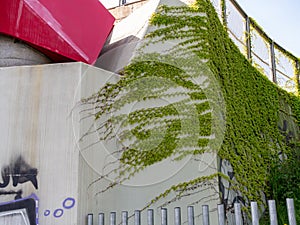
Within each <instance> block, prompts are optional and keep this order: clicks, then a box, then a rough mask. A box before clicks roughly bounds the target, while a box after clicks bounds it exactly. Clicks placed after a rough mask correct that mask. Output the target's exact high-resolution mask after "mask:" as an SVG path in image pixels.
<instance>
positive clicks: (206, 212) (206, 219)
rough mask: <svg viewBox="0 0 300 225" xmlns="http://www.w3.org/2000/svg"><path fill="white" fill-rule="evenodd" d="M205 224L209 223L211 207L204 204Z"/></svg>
mask: <svg viewBox="0 0 300 225" xmlns="http://www.w3.org/2000/svg"><path fill="white" fill-rule="evenodd" d="M202 216H203V218H202V219H203V225H209V208H208V205H203V206H202Z"/></svg>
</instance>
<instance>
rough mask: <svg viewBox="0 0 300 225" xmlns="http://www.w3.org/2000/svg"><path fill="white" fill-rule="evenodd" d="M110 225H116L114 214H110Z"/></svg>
mask: <svg viewBox="0 0 300 225" xmlns="http://www.w3.org/2000/svg"><path fill="white" fill-rule="evenodd" d="M109 222H110V225H116V212H111V213H110V221H109Z"/></svg>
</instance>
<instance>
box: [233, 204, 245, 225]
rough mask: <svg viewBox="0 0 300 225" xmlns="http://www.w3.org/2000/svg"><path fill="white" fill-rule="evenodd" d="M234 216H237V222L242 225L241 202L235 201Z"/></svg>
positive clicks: (237, 224)
mask: <svg viewBox="0 0 300 225" xmlns="http://www.w3.org/2000/svg"><path fill="white" fill-rule="evenodd" d="M234 216H235V224H236V225H242V224H243V221H242V211H241V204H240V203H234Z"/></svg>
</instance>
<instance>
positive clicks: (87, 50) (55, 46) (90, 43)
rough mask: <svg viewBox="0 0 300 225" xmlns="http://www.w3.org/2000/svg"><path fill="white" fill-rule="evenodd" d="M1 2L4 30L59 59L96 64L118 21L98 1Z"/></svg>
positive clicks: (0, 26)
mask: <svg viewBox="0 0 300 225" xmlns="http://www.w3.org/2000/svg"><path fill="white" fill-rule="evenodd" d="M0 5H1V7H0V33H3V34H7V35H10V36H13V37H16V38H18V39H21V40H23V41H25V42H27V43H29V44H31V45H32V46H34V47H36V48H37V49H39V50H40V51H41V52H43V53H44V54H46V55H47V56H49V57H50V58H51V59H52V60H54V61H56V62H60V61H66V60H67V61H70V60H75V61H82V62H85V63H89V64H93V63H94V62H95V61H96V59H97V57H98V55H99V53H100V51H101V49H102V47H103V45H104V43H105V40H106V38H107V36H108V35H109V33H110V31H111V29H112V27H113V23H114V21H115V19H114V17H113V16H112V15H111V14H110V13H109V11H108V10H107V9H106V8H105V7H104V6H103V5H102V4H101V3H100V2H99V1H98V0H72V1H63V0H0Z"/></svg>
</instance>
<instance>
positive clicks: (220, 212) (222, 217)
mask: <svg viewBox="0 0 300 225" xmlns="http://www.w3.org/2000/svg"><path fill="white" fill-rule="evenodd" d="M218 220H219V225H225V208H224V205H223V204H219V205H218Z"/></svg>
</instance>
